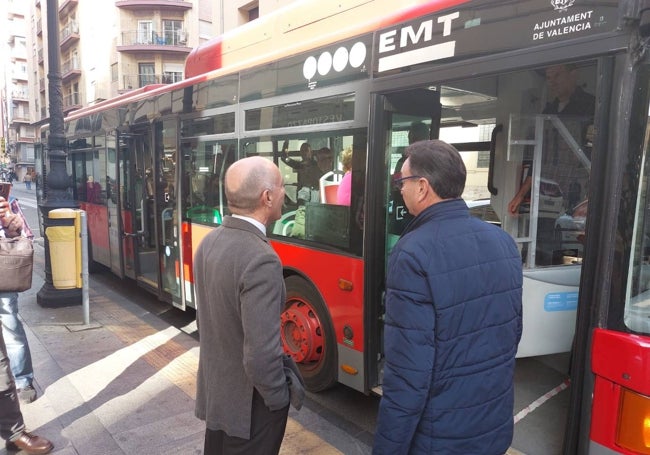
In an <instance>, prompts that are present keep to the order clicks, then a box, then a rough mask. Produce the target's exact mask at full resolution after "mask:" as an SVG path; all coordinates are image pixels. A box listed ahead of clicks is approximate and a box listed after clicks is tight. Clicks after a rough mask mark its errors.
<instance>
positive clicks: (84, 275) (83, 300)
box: [79, 210, 90, 325]
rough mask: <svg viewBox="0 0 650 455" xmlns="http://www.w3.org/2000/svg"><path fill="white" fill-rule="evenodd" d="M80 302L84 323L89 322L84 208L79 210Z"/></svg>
mask: <svg viewBox="0 0 650 455" xmlns="http://www.w3.org/2000/svg"><path fill="white" fill-rule="evenodd" d="M80 218H81V232H80V233H79V235H80V236H81V304H82V307H83V314H84V325H88V324H90V301H89V298H88V281H89V277H88V221H87V219H86V212H85V210H81V213H80Z"/></svg>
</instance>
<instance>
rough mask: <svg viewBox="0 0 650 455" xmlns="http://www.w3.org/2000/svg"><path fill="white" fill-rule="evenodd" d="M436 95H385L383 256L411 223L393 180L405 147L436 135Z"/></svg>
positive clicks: (412, 92)
mask: <svg viewBox="0 0 650 455" xmlns="http://www.w3.org/2000/svg"><path fill="white" fill-rule="evenodd" d="M440 109H441V108H440V93H439V92H438V91H436V90H429V89H416V90H408V91H403V92H399V93H395V94H391V95H387V96H386V98H385V101H384V112H383V115H384V122H383V124H385V125H386V127H387V129H388V134H386V136H385V137H386V138H387V141H388V143H387V144H386V149H387V150H388V151H389V160H390V161H389V166H388V181H389V188H388V204H387V207H388V210H387V214H386V216H387V220H386V228H387V230H386V254H389V253H390V251H391V249H392V248H393V245H395V243H396V242H397V240H398V239H399V236H400V234H401V233H402V231H403V230H404V228H405V227H406V225H407V224H408V222H409V221H410V220H411V218H412V216H411V215H410V214H409V213H408V210H407V208H406V206H405V205H404V199H402V195H401V193H400V191H399V190H397V189H395V188H394V187H393V184H392V182H393V180H394V179H396V178H399V177H400V176H401V169H402V164H403V163H404V160H405V156H404V151H405V149H406V147H407V146H408V145H409V143H412V142H417V141H421V140H426V139H436V138H437V137H438V132H439V131H440V112H441V111H440Z"/></svg>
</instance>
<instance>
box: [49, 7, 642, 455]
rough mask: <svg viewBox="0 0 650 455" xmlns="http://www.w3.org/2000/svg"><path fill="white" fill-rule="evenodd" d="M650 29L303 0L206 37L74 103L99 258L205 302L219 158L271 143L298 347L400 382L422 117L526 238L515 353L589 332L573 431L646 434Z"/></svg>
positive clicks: (350, 376)
mask: <svg viewBox="0 0 650 455" xmlns="http://www.w3.org/2000/svg"><path fill="white" fill-rule="evenodd" d="M649 35H650V4H648V2H647V1H641V0H622V1H608V0H590V1H586V0H517V1H506V0H503V1H499V0H489V1H487V0H406V1H401V2H398V3H397V4H396V3H395V2H391V1H389V0H371V1H368V0H365V1H360V0H345V1H339V2H322V1H319V0H304V1H300V2H295V3H294V4H292V5H289V6H287V7H285V8H283V9H280V10H278V11H277V12H274V13H271V14H269V15H268V16H266V17H261V18H259V19H257V20H255V21H253V22H251V23H249V24H246V25H244V26H242V27H240V28H238V29H236V30H233V31H232V32H228V33H226V34H224V35H222V36H219V37H216V38H214V39H212V40H210V41H208V42H206V43H205V44H202V45H200V46H199V47H197V48H196V49H194V50H193V51H192V52H191V53H190V55H189V56H188V58H187V60H186V65H185V79H184V80H182V81H179V82H177V83H174V84H170V85H165V86H160V87H152V88H150V89H147V90H141V91H139V92H136V93H134V94H126V95H124V96H121V97H119V98H117V99H115V100H107V101H104V102H102V103H99V104H98V105H95V106H89V107H86V108H83V109H80V110H78V111H75V112H73V113H72V114H71V115H69V116H68V117H67V118H66V120H65V137H66V152H67V161H66V162H67V169H68V172H69V174H70V176H71V182H72V184H71V188H70V194H71V197H73V198H74V199H75V200H76V201H78V203H79V205H80V207H81V208H83V209H84V210H86V211H87V213H88V218H87V219H88V228H89V239H90V254H89V256H90V261H92V263H93V264H99V265H103V266H105V267H107V268H109V269H110V270H111V271H112V272H113V273H115V274H116V275H118V276H119V277H122V278H124V279H131V280H134V281H135V282H137V283H138V284H140V285H141V286H143V287H145V288H146V289H148V290H150V291H151V292H153V293H155V294H156V295H157V296H158V298H159V299H160V300H162V301H164V302H169V303H170V304H172V305H174V306H176V307H178V308H180V309H185V308H186V307H190V308H191V307H195V306H196V302H195V298H194V291H193V275H192V257H193V254H194V252H195V251H196V248H197V246H198V245H199V243H200V242H201V240H202V239H203V238H204V237H205V235H206V234H207V233H208V232H210V231H211V230H213V229H215V228H216V227H217V226H219V224H220V223H221V221H222V219H223V217H224V216H226V215H228V214H229V213H230V212H229V210H228V201H227V199H226V195H225V192H224V188H223V185H224V173H225V172H226V170H227V169H228V166H229V165H230V164H232V163H233V162H234V161H236V160H238V159H241V158H243V157H247V156H254V155H255V156H262V157H264V158H266V159H268V160H271V161H272V162H273V163H275V164H276V165H277V166H278V167H279V169H280V171H281V173H282V175H283V178H284V182H285V190H286V198H285V204H284V207H283V212H282V217H281V219H280V220H278V221H277V222H275V223H274V224H273V225H272V226H269V228H268V236H269V238H270V239H271V243H272V245H273V247H274V248H275V250H276V251H277V253H278V255H279V256H280V258H281V260H282V264H283V267H284V281H285V285H286V289H287V301H286V305H285V310H284V312H283V314H282V316H281V326H282V331H281V333H282V341H283V346H284V349H285V351H286V352H288V353H290V354H291V355H292V356H293V357H294V358H295V359H296V361H297V362H298V364H299V366H300V368H301V372H302V373H303V375H304V377H305V380H306V383H307V386H308V388H309V389H310V390H311V391H321V390H324V389H326V388H328V387H330V386H332V385H333V384H335V383H342V384H345V385H347V386H349V387H351V388H354V389H356V390H359V391H361V392H363V393H372V392H376V393H381V380H382V343H381V340H382V317H383V312H384V310H383V292H384V275H385V269H386V258H387V256H388V255H389V254H390V252H391V248H392V247H393V245H394V244H395V242H396V241H397V240H398V238H399V235H400V233H401V232H402V230H403V229H404V226H405V225H406V224H407V223H408V222H409V214H408V210H407V209H406V207H405V206H404V202H403V200H402V199H401V196H400V194H399V191H396V190H395V188H394V185H393V182H394V180H395V179H396V178H398V177H399V173H400V165H401V161H402V158H403V153H404V150H405V148H406V147H407V146H408V145H409V142H410V141H411V139H410V138H411V134H409V133H412V132H413V131H414V129H415V128H416V127H417V128H420V129H422V125H424V128H423V130H424V131H426V135H427V138H430V139H442V140H445V141H447V142H449V143H451V144H453V145H454V146H455V147H456V148H457V149H458V150H459V151H460V152H461V154H462V156H463V159H464V161H465V164H466V167H467V170H468V178H467V184H466V188H465V192H464V194H463V198H464V199H465V200H466V201H467V203H468V206H469V207H471V210H472V212H473V213H474V212H476V213H477V214H485V213H489V214H490V220H489V222H492V223H496V224H498V225H499V226H501V228H502V229H504V230H506V231H507V232H508V233H509V234H510V235H511V236H512V237H513V239H514V240H515V242H516V243H517V245H518V247H519V249H520V251H521V255H522V263H523V265H524V287H523V336H522V339H521V343H520V345H519V350H518V353H517V355H518V357H528V356H539V355H545V354H553V353H559V352H569V351H570V352H571V370H570V384H571V387H570V389H571V397H570V405H569V409H568V411H567V412H568V416H567V426H566V439H565V448H564V450H565V453H598V454H606V453H626V454H632V453H650V430H648V428H649V427H650V426H649V425H648V424H647V421H648V419H650V398H649V397H650V375H648V374H647V372H648V365H649V362H650V323H649V322H648V321H650V319H649V317H650V304H649V303H648V302H650V298H649V297H648V288H649V287H650V269H649V267H650V266H648V263H649V258H650V235H649V234H650V209H649V208H650V203H649V201H648V196H649V192H650V185H648V182H647V179H648V177H649V176H650V169H649V164H648V160H646V151H647V150H648V145H649V144H650V128H648V126H649V123H648V110H649V106H650V90H649V88H650V61H649V58H650V56H649V55H648V52H646V51H647V49H648V37H649ZM566 87H569V89H570V96H569V97H568V98H567V96H565V95H566V93H564V94H563V92H566V91H567V90H569V89H567V88H566ZM569 105H573V106H575V105H578V106H579V108H571V109H569V108H568V106H569ZM44 131H45V132H44V133H43V135H42V137H43V139H46V138H47V129H45V130H44ZM349 151H351V153H352V163H351V171H350V172H351V180H352V187H351V188H352V189H351V196H350V198H349V200H346V201H343V202H342V201H340V200H337V199H336V198H332V197H331V195H332V194H333V193H335V192H336V187H337V185H338V184H339V182H340V180H341V177H342V174H343V167H342V165H341V163H340V158H341V156H342V155H343V154H344V153H349ZM39 156H40V155H39ZM43 156H44V157H45V156H46V153H44V154H43ZM43 170H45V168H43ZM307 170H309V172H310V174H312V175H311V176H310V177H309V178H307V176H306V174H307V172H306V171H307ZM313 174H316V177H315V178H313ZM646 252H649V254H647V255H646V254H645V253H646ZM450 254H453V252H450Z"/></svg>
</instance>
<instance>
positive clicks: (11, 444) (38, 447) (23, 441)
mask: <svg viewBox="0 0 650 455" xmlns="http://www.w3.org/2000/svg"><path fill="white" fill-rule="evenodd" d="M53 448H54V445H53V444H52V443H51V442H50V441H49V440H47V439H45V438H42V437H40V436H36V435H34V434H31V433H29V432H27V431H23V432H22V433H21V435H20V437H19V438H18V439H14V440H13V441H7V450H8V451H13V452H17V451H19V450H22V451H24V452H25V453H27V454H30V455H37V454H43V453H50V452H51V451H52V449H53Z"/></svg>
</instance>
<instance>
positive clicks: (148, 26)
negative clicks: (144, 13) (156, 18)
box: [137, 21, 154, 44]
mask: <svg viewBox="0 0 650 455" xmlns="http://www.w3.org/2000/svg"><path fill="white" fill-rule="evenodd" d="M153 35H154V32H153V21H138V38H137V40H138V41H137V42H138V44H153Z"/></svg>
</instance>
